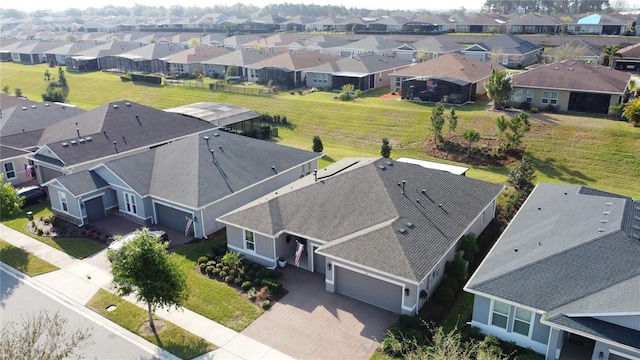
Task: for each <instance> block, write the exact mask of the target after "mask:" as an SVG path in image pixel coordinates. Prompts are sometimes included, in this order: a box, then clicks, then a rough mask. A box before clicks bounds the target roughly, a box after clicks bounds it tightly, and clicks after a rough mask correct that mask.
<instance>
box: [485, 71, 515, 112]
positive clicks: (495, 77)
mask: <svg viewBox="0 0 640 360" xmlns="http://www.w3.org/2000/svg"><path fill="white" fill-rule="evenodd" d="M484 88H485V89H486V90H487V96H488V97H489V98H490V99H491V100H493V108H494V109H495V110H500V109H502V108H503V106H504V103H505V101H506V100H507V97H508V96H509V93H510V92H511V77H510V76H509V74H508V73H507V72H506V71H498V70H496V69H493V71H492V73H491V77H490V78H489V81H487V82H486V83H484Z"/></svg>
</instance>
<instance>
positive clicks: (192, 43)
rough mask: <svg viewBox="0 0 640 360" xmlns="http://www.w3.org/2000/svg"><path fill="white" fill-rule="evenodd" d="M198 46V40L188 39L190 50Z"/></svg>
mask: <svg viewBox="0 0 640 360" xmlns="http://www.w3.org/2000/svg"><path fill="white" fill-rule="evenodd" d="M198 45H200V40H198V38H191V39H189V47H190V48H194V47H197V46H198Z"/></svg>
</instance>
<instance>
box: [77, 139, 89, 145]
mask: <svg viewBox="0 0 640 360" xmlns="http://www.w3.org/2000/svg"><path fill="white" fill-rule="evenodd" d="M78 142H79V143H80V144H84V143H86V142H87V140H85V139H84V138H80V139H78Z"/></svg>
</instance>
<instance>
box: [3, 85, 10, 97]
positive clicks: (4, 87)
mask: <svg viewBox="0 0 640 360" xmlns="http://www.w3.org/2000/svg"><path fill="white" fill-rule="evenodd" d="M2 92H3V93H5V94H7V95H9V93H10V92H11V89H10V88H9V85H5V86H3V87H2Z"/></svg>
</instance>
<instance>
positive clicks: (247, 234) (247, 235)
mask: <svg viewBox="0 0 640 360" xmlns="http://www.w3.org/2000/svg"><path fill="white" fill-rule="evenodd" d="M244 248H245V249H247V250H251V251H256V235H255V234H254V233H253V231H249V230H245V231H244Z"/></svg>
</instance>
